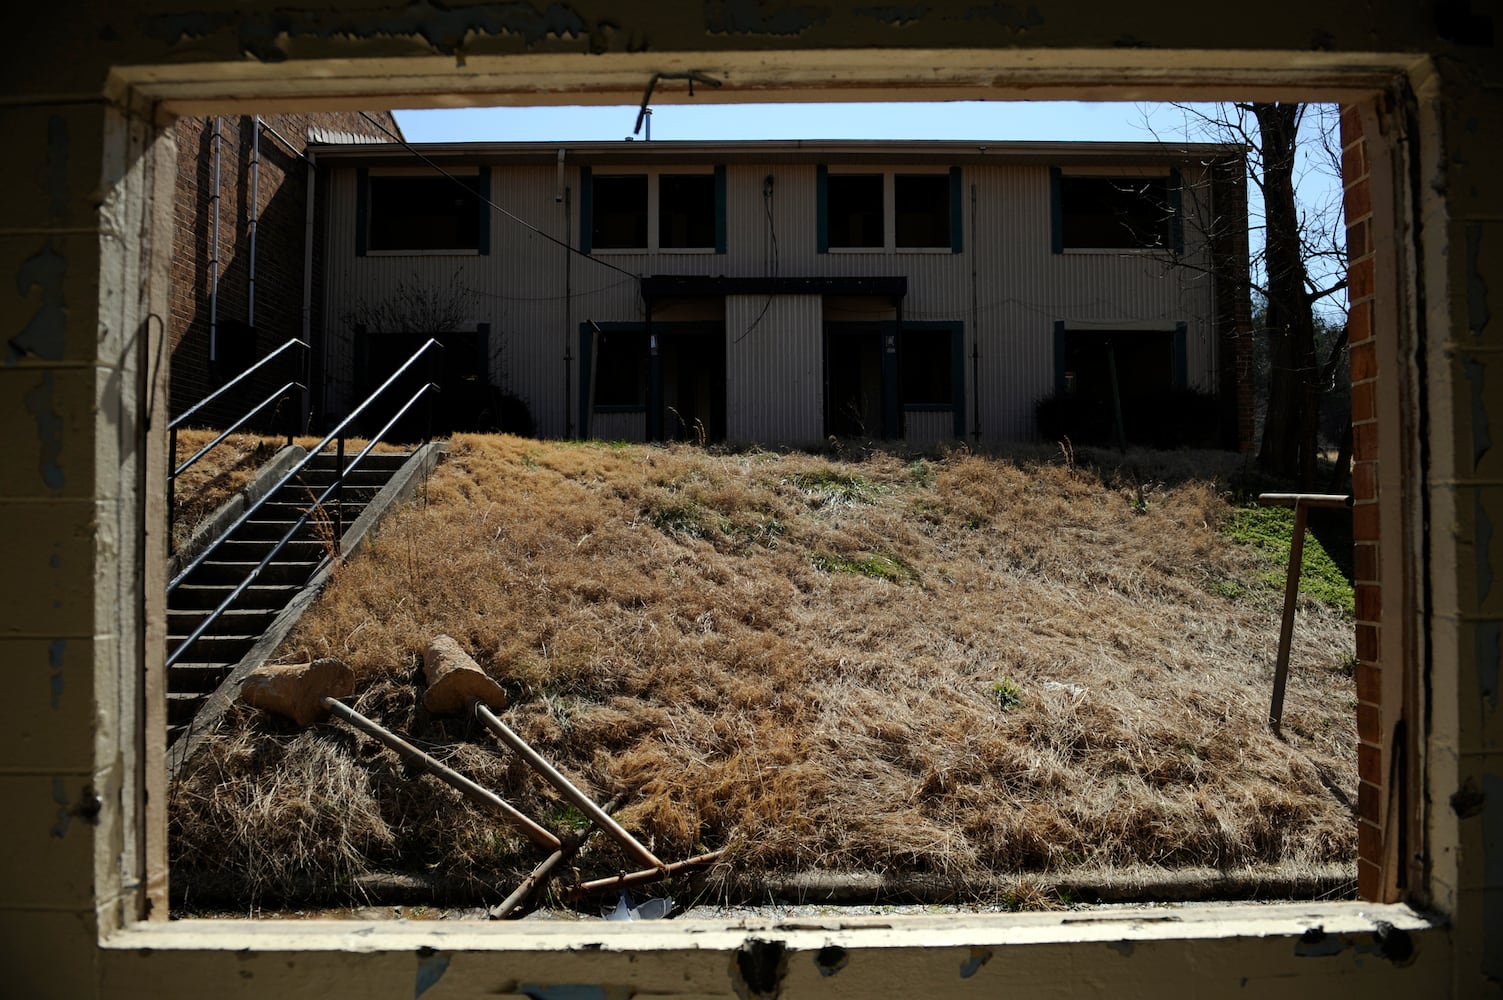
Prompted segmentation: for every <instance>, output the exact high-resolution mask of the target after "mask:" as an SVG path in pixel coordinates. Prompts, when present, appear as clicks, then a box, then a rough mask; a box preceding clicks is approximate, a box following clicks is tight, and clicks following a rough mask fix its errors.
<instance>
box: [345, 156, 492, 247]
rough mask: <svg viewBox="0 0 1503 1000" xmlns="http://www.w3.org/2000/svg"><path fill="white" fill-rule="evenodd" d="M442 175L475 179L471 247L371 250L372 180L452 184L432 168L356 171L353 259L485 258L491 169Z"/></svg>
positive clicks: (463, 169) (456, 169) (455, 169)
mask: <svg viewBox="0 0 1503 1000" xmlns="http://www.w3.org/2000/svg"><path fill="white" fill-rule="evenodd" d="M444 169H445V172H446V173H448V174H450V175H451V176H453V177H456V178H460V179H467V178H475V179H476V189H475V190H474V194H475V196H476V201H477V205H476V211H477V212H478V213H479V218H478V220H477V224H476V232H475V246H474V247H470V248H465V247H450V248H441V247H425V248H384V247H373V246H371V233H372V230H373V225H374V223H373V218H372V217H373V216H374V214H375V204H374V201H375V186H374V185H373V184H372V183H371V181H372V180H377V179H385V178H401V177H409V178H414V179H421V180H434V181H442V182H444V183H447V184H452V183H454V181H452V180H449V179H448V178H447V177H445V176H444V175H443V174H441V173H436V172H435V169H434V168H432V167H357V168H356V170H355V256H357V257H485V256H488V255H489V254H490V243H491V237H490V223H491V219H490V217H491V206H490V201H491V169H490V167H489V166H488V165H485V164H480V165H477V166H470V167H446V168H444Z"/></svg>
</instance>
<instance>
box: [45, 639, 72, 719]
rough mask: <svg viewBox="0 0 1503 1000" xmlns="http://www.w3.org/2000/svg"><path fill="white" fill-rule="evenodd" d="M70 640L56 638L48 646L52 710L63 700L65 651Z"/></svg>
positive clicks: (55, 709)
mask: <svg viewBox="0 0 1503 1000" xmlns="http://www.w3.org/2000/svg"><path fill="white" fill-rule="evenodd" d="M67 648H68V640H66V639H54V640H52V642H51V644H49V645H48V647H47V664H48V666H49V667H50V668H51V674H50V678H51V681H52V710H53V711H54V712H55V711H57V709H58V707H59V706H60V705H61V704H62V700H63V652H64V650H66V649H67Z"/></svg>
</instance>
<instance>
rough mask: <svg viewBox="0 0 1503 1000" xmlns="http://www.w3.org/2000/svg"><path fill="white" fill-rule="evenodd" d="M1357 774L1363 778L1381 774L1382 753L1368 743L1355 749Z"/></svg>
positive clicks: (1375, 818) (1374, 818)
mask: <svg viewBox="0 0 1503 1000" xmlns="http://www.w3.org/2000/svg"><path fill="white" fill-rule="evenodd" d="M1357 773H1358V774H1359V775H1361V776H1363V777H1371V776H1373V775H1380V774H1382V773H1383V751H1381V750H1379V749H1378V748H1377V747H1375V746H1373V745H1371V744H1369V743H1363V744H1360V745H1359V746H1358V747H1357ZM1364 784H1365V782H1364ZM1359 808H1360V804H1359ZM1372 819H1373V820H1374V821H1376V820H1377V817H1376V816H1374V817H1372Z"/></svg>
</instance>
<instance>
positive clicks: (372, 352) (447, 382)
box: [355, 330, 532, 442]
mask: <svg viewBox="0 0 1503 1000" xmlns="http://www.w3.org/2000/svg"><path fill="white" fill-rule="evenodd" d="M357 335H358V336H359V337H360V338H361V346H362V349H361V350H360V352H359V360H358V362H357V363H358V369H357V372H356V379H355V381H356V391H357V393H358V395H359V398H361V399H364V398H365V397H366V396H367V395H369V394H370V393H371V392H373V391H374V390H375V389H376V388H377V387H378V386H380V385H381V383H383V382H384V381H386V379H387V378H389V377H390V376H391V374H392V373H393V372H395V371H396V370H397V369H398V368H400V367H401V366H402V364H403V363H404V362H406V361H407V359H408V358H410V357H412V355H413V353H414V352H415V351H416V350H417V349H418V348H420V347H422V346H423V344H425V343H426V342H427V341H428V339H429V338H430V337H431V338H433V339H435V340H437V341H438V342H439V343H440V344H442V345H443V350H441V351H433V352H430V353H429V354H428V355H426V356H425V360H420V361H419V362H418V364H417V365H416V366H415V367H414V368H412V369H410V370H409V371H407V372H405V373H404V374H403V375H402V377H401V378H400V379H398V380H397V382H395V383H394V384H393V385H392V386H391V388H390V389H388V390H387V392H386V394H385V395H384V396H382V397H381V400H380V401H379V403H378V404H376V406H375V407H374V409H373V410H371V411H369V412H368V413H367V414H365V415H364V419H363V420H362V422H361V430H362V432H363V433H365V434H374V433H375V432H376V431H377V430H379V429H380V428H381V427H382V425H384V424H385V423H386V421H387V420H388V419H390V418H391V417H392V416H393V415H394V414H395V413H396V411H397V410H398V409H399V408H400V407H401V406H403V405H404V404H405V403H406V402H407V401H408V400H409V399H411V398H412V396H413V395H414V394H415V393H416V392H417V391H418V390H419V389H420V388H422V386H423V384H424V383H426V382H428V381H430V380H431V381H433V382H434V383H436V384H437V385H438V387H439V391H438V393H437V395H432V396H430V397H429V398H428V399H427V400H423V401H419V402H418V404H417V405H416V406H415V407H413V409H411V410H409V411H408V412H407V414H406V415H405V416H403V417H402V419H401V420H399V421H398V422H397V424H396V425H395V426H394V427H393V428H392V429H391V431H390V432H388V434H387V440H390V441H399V442H412V441H421V440H422V439H423V438H424V437H426V436H427V435H428V434H430V433H432V434H437V435H446V434H452V433H455V432H460V431H482V432H484V431H495V430H506V431H511V432H513V433H527V434H530V433H532V428H531V427H530V418H527V419H525V420H521V421H518V420H517V419H515V418H517V413H516V412H515V411H514V409H512V408H511V406H510V404H509V403H508V401H507V399H506V398H505V397H504V394H503V393H502V392H500V390H498V389H496V387H495V386H494V385H492V384H491V379H490V375H491V371H490V338H489V335H488V334H487V332H486V331H484V330H444V331H438V332H433V333H414V332H406V333H366V332H364V331H358V332H357ZM430 411H431V412H430ZM430 419H431V424H430Z"/></svg>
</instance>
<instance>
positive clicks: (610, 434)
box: [590, 413, 647, 441]
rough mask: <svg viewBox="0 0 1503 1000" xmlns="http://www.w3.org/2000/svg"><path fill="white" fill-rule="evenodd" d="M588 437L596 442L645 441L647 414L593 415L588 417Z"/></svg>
mask: <svg viewBox="0 0 1503 1000" xmlns="http://www.w3.org/2000/svg"><path fill="white" fill-rule="evenodd" d="M590 437H592V438H594V439H596V440H597V441H646V440H647V414H645V413H595V414H593V415H591V417H590Z"/></svg>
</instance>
